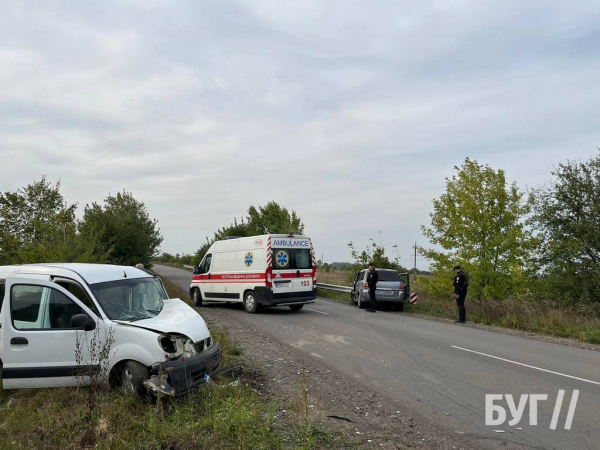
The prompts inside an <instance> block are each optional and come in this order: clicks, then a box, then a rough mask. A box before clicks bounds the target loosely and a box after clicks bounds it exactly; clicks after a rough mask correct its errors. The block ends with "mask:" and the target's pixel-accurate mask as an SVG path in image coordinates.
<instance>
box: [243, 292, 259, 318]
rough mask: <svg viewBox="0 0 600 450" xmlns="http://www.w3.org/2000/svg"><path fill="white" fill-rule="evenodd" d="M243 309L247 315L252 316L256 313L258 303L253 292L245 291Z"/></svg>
mask: <svg viewBox="0 0 600 450" xmlns="http://www.w3.org/2000/svg"><path fill="white" fill-rule="evenodd" d="M244 309H245V310H246V312H247V313H250V314H254V313H255V312H256V311H258V301H257V300H256V295H255V294H254V291H246V293H245V294H244Z"/></svg>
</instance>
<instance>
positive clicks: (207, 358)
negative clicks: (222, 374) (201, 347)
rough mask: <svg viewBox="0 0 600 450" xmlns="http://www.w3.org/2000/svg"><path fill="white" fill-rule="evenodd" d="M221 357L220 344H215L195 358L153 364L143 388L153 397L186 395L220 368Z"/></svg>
mask: <svg viewBox="0 0 600 450" xmlns="http://www.w3.org/2000/svg"><path fill="white" fill-rule="evenodd" d="M222 357H223V356H222V351H221V344H220V343H218V342H216V343H214V344H213V345H212V346H211V347H210V348H209V349H208V350H206V351H203V352H202V353H199V354H197V355H195V356H191V357H189V358H186V359H177V360H173V361H165V362H163V363H159V364H155V365H154V366H152V367H151V370H150V379H149V380H146V381H147V382H145V383H144V386H146V388H147V389H148V390H149V391H150V393H151V394H154V395H157V394H159V393H160V394H161V395H169V396H177V395H183V394H186V393H188V392H189V391H191V390H192V389H194V388H195V387H197V386H198V385H200V384H201V383H203V382H205V381H207V380H208V378H209V377H210V376H211V375H212V374H213V373H214V372H215V371H216V370H217V369H219V367H221V362H222Z"/></svg>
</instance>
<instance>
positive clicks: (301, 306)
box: [290, 305, 304, 311]
mask: <svg viewBox="0 0 600 450" xmlns="http://www.w3.org/2000/svg"><path fill="white" fill-rule="evenodd" d="M302 308H304V305H290V309H291V310H292V311H300V310H301V309H302Z"/></svg>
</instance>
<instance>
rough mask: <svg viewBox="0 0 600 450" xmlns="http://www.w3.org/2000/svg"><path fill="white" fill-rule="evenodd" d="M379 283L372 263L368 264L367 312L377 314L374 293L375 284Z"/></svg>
mask: <svg viewBox="0 0 600 450" xmlns="http://www.w3.org/2000/svg"><path fill="white" fill-rule="evenodd" d="M378 281H379V274H378V273H377V271H376V270H375V266H374V265H373V263H369V272H368V273H367V284H368V285H369V312H372V313H374V312H377V311H376V310H377V298H376V297H375V291H376V289H377V282H378Z"/></svg>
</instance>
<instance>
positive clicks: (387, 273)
mask: <svg viewBox="0 0 600 450" xmlns="http://www.w3.org/2000/svg"><path fill="white" fill-rule="evenodd" d="M377 275H379V281H398V282H400V274H399V273H398V272H394V271H393V270H378V271H377Z"/></svg>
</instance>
